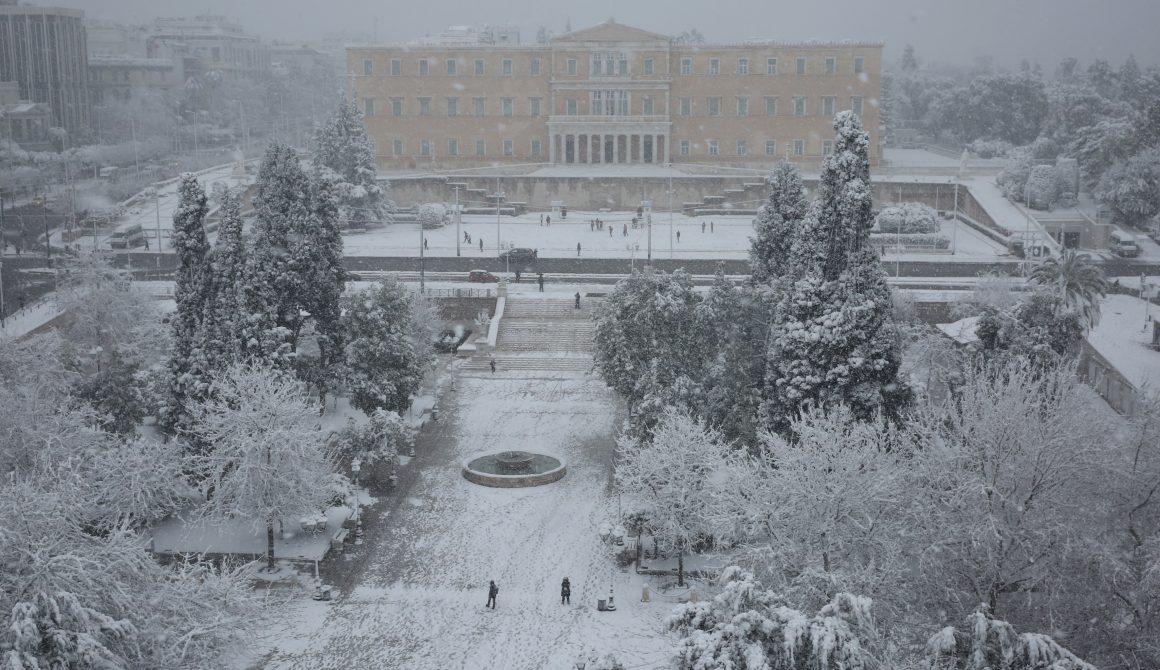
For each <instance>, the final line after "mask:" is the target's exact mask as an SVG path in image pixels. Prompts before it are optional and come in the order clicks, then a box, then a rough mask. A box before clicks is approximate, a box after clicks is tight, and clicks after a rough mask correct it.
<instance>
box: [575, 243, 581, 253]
mask: <svg viewBox="0 0 1160 670" xmlns="http://www.w3.org/2000/svg"><path fill="white" fill-rule="evenodd" d="M576 255H577V256H579V255H580V243H579V242H577V243H576Z"/></svg>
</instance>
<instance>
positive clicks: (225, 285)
mask: <svg viewBox="0 0 1160 670" xmlns="http://www.w3.org/2000/svg"><path fill="white" fill-rule="evenodd" d="M220 202H221V204H220V207H221V210H220V211H221V224H220V225H219V226H218V237H217V242H216V243H215V245H214V248H213V253H212V255H211V268H212V277H211V281H210V300H209V303H208V305H207V307H206V312H207V314H206V322H207V324H208V325H209V328H208V329H207V331H206V333H205V338H206V344H205V346H206V349H207V351H208V354H207V359H208V360H209V361H210V362H211V363H212V364H213V365H214V366H215V368H217V369H222V368H225V367H227V366H228V365H229V364H231V363H233V362H236V361H238V360H240V358H241V356H242V352H243V350H244V347H243V342H242V339H241V338H242V330H243V327H244V325H245V323H246V312H245V304H244V302H243V291H244V287H245V267H246V251H245V243H244V241H243V239H242V213H241V202H240V201H239V200H238V196H237V195H236V194H234V193H233V192H232V191H230V190H229V189H224V190H223V191H222V192H221V196H220Z"/></svg>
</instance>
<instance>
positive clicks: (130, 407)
mask: <svg viewBox="0 0 1160 670" xmlns="http://www.w3.org/2000/svg"><path fill="white" fill-rule="evenodd" d="M137 370H138V368H137V366H136V365H135V364H134V363H133V362H132V361H126V360H125V359H123V358H122V357H121V356H120V355H118V354H116V353H114V354H113V355H111V356H109V357H108V358H106V359H105V361H104V362H103V364H101V365H100V368H99V369H98V370H97V372H96V374H94V375H93V376H91V377H89V378H88V379H85V380H84V381H82V382H81V383H80V384H78V385H77V387H76V388H75V389H74V391H73V393H74V395H75V396H76V397H77V399H78V400H81V401H83V402H86V403H88V404H89V405H90V406H91V407H92V408H93V410H95V411H96V416H97V419H98V421H99V425H100V427H101V428H103V429H105V430H107V431H110V432H113V433H117V434H119V435H131V434H133V432H134V431H136V429H137V426H138V425H140V423H141V420H142V419H144V418H145V415H146V414H148V413H149V412H148V406H147V405H146V402H145V397H144V394H143V393H142V388H141V386H142V385H141V381H140V379H138V377H137Z"/></svg>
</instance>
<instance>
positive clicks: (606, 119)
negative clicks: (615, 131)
mask: <svg viewBox="0 0 1160 670" xmlns="http://www.w3.org/2000/svg"><path fill="white" fill-rule="evenodd" d="M548 123H601V124H621V123H669V115H668V114H652V115H649V116H609V115H603V114H575V115H569V114H554V115H552V116H549V117H548Z"/></svg>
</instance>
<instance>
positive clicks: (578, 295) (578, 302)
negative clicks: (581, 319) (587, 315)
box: [576, 291, 580, 309]
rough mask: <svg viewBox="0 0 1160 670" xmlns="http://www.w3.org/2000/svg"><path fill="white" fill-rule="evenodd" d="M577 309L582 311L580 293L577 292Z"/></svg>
mask: <svg viewBox="0 0 1160 670" xmlns="http://www.w3.org/2000/svg"><path fill="white" fill-rule="evenodd" d="M576 309H580V292H579V291H576Z"/></svg>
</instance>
